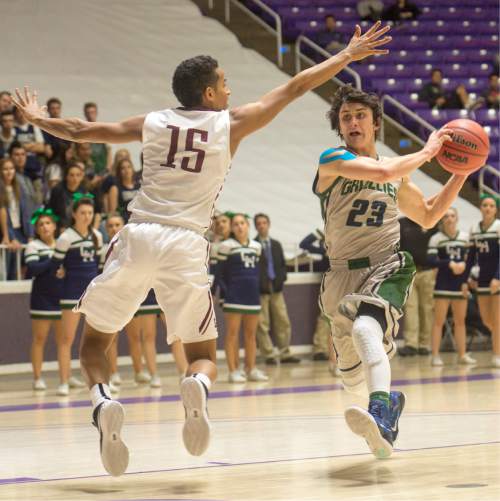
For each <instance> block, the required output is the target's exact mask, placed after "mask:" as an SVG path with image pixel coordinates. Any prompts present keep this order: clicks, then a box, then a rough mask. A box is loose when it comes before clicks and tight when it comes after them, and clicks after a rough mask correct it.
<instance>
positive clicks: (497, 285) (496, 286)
mask: <svg viewBox="0 0 500 501" xmlns="http://www.w3.org/2000/svg"><path fill="white" fill-rule="evenodd" d="M499 290H500V280H498V278H492V279H491V282H490V291H491V293H492V294H496V293H497V292H498V291H499Z"/></svg>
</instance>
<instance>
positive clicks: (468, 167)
mask: <svg viewBox="0 0 500 501" xmlns="http://www.w3.org/2000/svg"><path fill="white" fill-rule="evenodd" d="M443 128H446V129H448V130H450V131H451V138H450V139H446V140H445V141H444V142H443V146H442V148H441V149H440V150H439V152H438V154H437V157H436V158H437V161H438V162H439V163H440V164H441V167H443V169H445V170H447V171H448V172H451V173H452V174H458V175H460V176H468V175H469V174H471V173H472V172H475V171H476V170H478V169H480V168H481V167H483V165H484V164H485V163H486V159H487V158H488V155H489V152H490V140H489V138H488V134H486V131H485V130H484V129H483V128H482V127H481V125H479V124H478V123H477V122H474V121H473V120H469V119H467V118H459V119H458V120H452V121H451V122H448V123H447V124H446V125H445V126H444V127H443ZM441 130H442V129H441ZM431 136H432V134H431ZM429 139H430V138H429Z"/></svg>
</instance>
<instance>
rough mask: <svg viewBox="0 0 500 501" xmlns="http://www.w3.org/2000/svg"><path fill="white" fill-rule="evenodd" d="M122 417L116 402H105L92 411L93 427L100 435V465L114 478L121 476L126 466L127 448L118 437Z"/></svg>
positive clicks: (120, 409) (121, 409)
mask: <svg viewBox="0 0 500 501" xmlns="http://www.w3.org/2000/svg"><path fill="white" fill-rule="evenodd" d="M124 417H125V412H124V410H123V407H122V405H121V404H120V402H117V401H116V400H105V401H104V402H103V403H102V404H100V405H99V406H98V407H96V408H95V410H94V426H95V427H96V428H97V429H98V430H99V434H100V444H101V460H102V464H103V466H104V468H105V470H106V471H107V472H108V473H109V474H110V475H113V476H114V477H118V476H120V475H121V474H123V473H124V472H125V470H126V469H127V466H128V460H129V453H128V448H127V446H126V445H125V444H124V443H123V441H122V439H121V437H120V432H121V429H122V426H123V419H124Z"/></svg>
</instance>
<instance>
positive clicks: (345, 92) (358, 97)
mask: <svg viewBox="0 0 500 501" xmlns="http://www.w3.org/2000/svg"><path fill="white" fill-rule="evenodd" d="M344 103H360V104H364V105H365V106H367V107H368V108H370V109H371V110H372V112H373V123H374V124H375V125H380V121H381V120H382V108H381V107H380V100H379V98H378V96H377V95H376V94H369V93H368V92H363V91H361V90H358V89H355V88H354V87H353V86H352V85H343V86H342V87H340V88H339V89H338V90H337V92H336V93H335V94H334V95H333V98H332V106H331V108H330V111H328V113H327V114H326V117H327V118H328V120H330V124H331V126H332V129H333V130H334V131H336V132H337V134H338V135H339V136H340V137H342V134H340V120H339V113H340V108H341V107H342V105H343V104H344ZM376 137H378V131H377V133H376Z"/></svg>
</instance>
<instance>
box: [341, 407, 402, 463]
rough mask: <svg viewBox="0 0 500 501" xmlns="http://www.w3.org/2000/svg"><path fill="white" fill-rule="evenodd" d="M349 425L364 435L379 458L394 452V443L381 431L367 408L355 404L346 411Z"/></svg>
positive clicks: (360, 434)
mask: <svg viewBox="0 0 500 501" xmlns="http://www.w3.org/2000/svg"><path fill="white" fill-rule="evenodd" d="M344 417H345V420H346V423H347V426H349V428H350V429H351V431H352V432H353V433H355V434H356V435H359V436H360V437H363V438H364V439H365V440H366V443H367V444H368V447H369V448H370V450H371V451H372V453H373V455H374V456H375V457H376V458H377V459H386V458H388V457H389V456H391V454H392V450H393V448H392V445H391V444H390V443H389V442H388V441H387V440H386V439H385V438H384V437H383V436H382V434H381V433H380V430H379V427H378V425H377V422H376V421H375V419H374V418H373V416H372V415H371V414H370V413H369V412H368V411H367V410H365V409H362V408H361V407H358V406H356V405H353V406H352V407H349V408H347V409H346V410H345V412H344Z"/></svg>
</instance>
